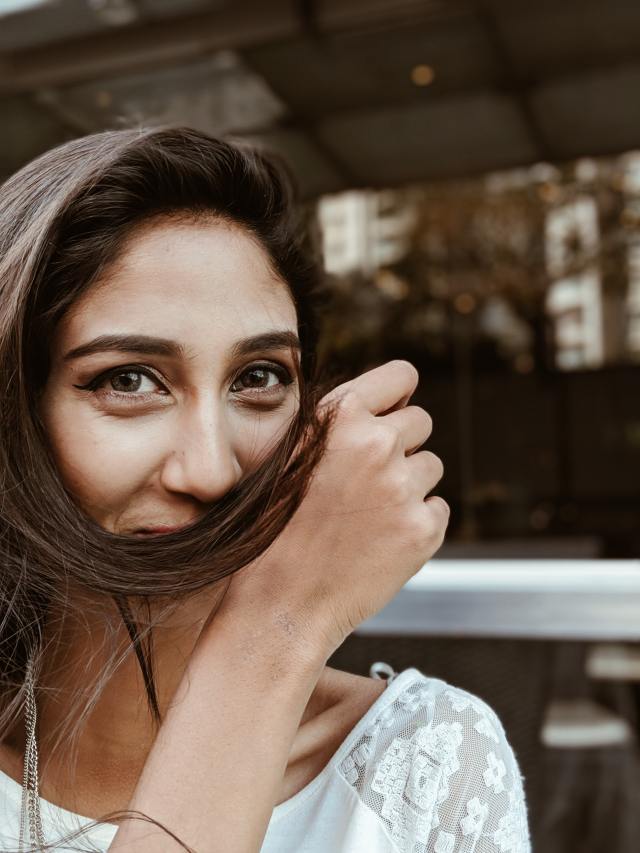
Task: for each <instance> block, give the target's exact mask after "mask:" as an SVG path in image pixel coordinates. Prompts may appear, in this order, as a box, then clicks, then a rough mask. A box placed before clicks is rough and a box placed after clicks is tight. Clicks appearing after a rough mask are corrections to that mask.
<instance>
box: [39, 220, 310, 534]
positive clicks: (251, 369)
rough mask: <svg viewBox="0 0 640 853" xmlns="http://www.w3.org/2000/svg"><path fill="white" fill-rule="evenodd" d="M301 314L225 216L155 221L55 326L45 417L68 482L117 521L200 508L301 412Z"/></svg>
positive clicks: (166, 522)
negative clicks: (295, 348)
mask: <svg viewBox="0 0 640 853" xmlns="http://www.w3.org/2000/svg"><path fill="white" fill-rule="evenodd" d="M297 340H298V335H297V319H296V312H295V307H294V305H293V302H292V299H291V296H290V294H289V291H288V288H287V286H286V285H285V284H284V283H283V282H282V281H281V280H280V279H278V278H276V277H275V276H274V274H273V272H272V271H271V268H270V265H269V262H268V258H267V255H266V253H265V251H264V250H263V249H262V248H260V247H259V245H257V244H256V242H254V241H253V240H252V239H251V238H250V237H249V236H248V235H247V234H246V233H245V232H244V231H242V229H241V228H239V227H238V226H235V225H231V224H228V223H226V222H220V221H214V220H208V221H200V222H175V221H174V222H169V221H157V222H155V223H152V224H148V225H146V226H144V227H143V228H141V229H140V230H138V231H137V232H135V233H134V235H133V236H132V238H131V239H130V241H129V242H128V244H127V246H126V249H125V250H124V252H123V254H122V255H121V257H120V258H119V259H118V261H117V263H116V264H115V265H114V266H113V267H112V268H111V269H110V270H109V271H108V272H107V273H106V274H105V275H104V277H103V278H102V279H101V281H100V282H98V283H97V284H96V285H95V286H94V287H92V288H91V289H90V290H89V291H88V292H87V293H85V294H84V295H83V296H82V297H81V298H80V299H79V300H78V301H77V302H76V303H74V305H73V307H72V309H71V310H70V311H69V312H68V313H67V314H66V315H65V317H64V318H63V320H62V321H61V322H60V323H59V325H58V328H57V329H56V334H55V337H54V341H53V345H52V353H51V359H52V361H51V365H52V366H51V372H50V375H49V378H48V381H47V384H46V387H45V389H44V391H43V395H42V398H41V412H42V418H43V421H44V424H45V428H46V430H47V433H48V436H49V438H50V442H51V445H52V448H53V452H54V456H55V459H56V463H57V465H58V468H59V471H60V473H61V476H62V478H63V481H64V483H65V485H66V487H67V488H68V489H69V490H70V491H71V493H72V494H73V495H74V496H75V499H76V500H77V502H78V504H79V505H80V506H81V507H82V509H83V510H84V511H85V512H86V513H87V514H88V515H89V516H91V517H92V518H93V519H94V520H95V521H96V522H97V523H98V524H100V525H101V526H102V527H103V528H105V529H106V530H109V531H111V532H113V533H120V534H126V535H132V534H135V535H140V536H144V535H147V536H150V535H160V534H162V533H163V532H164V533H166V532H168V530H167V529H166V528H175V527H183V526H186V525H188V524H189V523H191V522H192V521H194V520H196V519H197V518H198V517H200V516H201V515H202V514H203V513H204V512H205V511H206V509H207V508H208V506H209V505H210V504H212V503H213V502H215V501H217V500H219V499H220V498H221V497H222V496H223V495H224V494H225V493H226V492H227V491H228V490H229V489H230V488H231V487H232V486H233V485H235V484H236V483H237V482H238V480H240V479H241V478H242V477H243V476H244V475H245V474H246V473H248V472H249V471H250V470H251V469H253V468H255V467H256V465H257V464H258V463H259V462H260V461H261V459H263V458H264V456H265V455H266V452H267V451H268V450H270V449H271V448H272V446H273V444H274V443H275V442H276V441H277V440H278V439H279V438H280V437H282V435H283V434H284V431H285V429H286V427H287V426H288V425H289V423H290V422H291V419H292V417H293V416H294V415H295V413H296V412H297V409H298V406H299V389H298V385H297V382H296V378H295V377H296V374H295V363H294V359H295V362H296V363H297V361H298V354H297V352H296V354H295V356H292V355H291V351H290V349H289V346H288V344H289V342H290V341H292V342H294V343H296V342H297Z"/></svg>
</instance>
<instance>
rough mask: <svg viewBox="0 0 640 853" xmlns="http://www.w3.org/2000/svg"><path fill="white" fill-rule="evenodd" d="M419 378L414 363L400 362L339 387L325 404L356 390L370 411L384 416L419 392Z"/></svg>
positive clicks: (326, 398)
mask: <svg viewBox="0 0 640 853" xmlns="http://www.w3.org/2000/svg"><path fill="white" fill-rule="evenodd" d="M419 378H420V376H419V374H418V371H417V370H416V369H415V367H414V366H413V365H412V364H411V363H410V362H408V361H402V360H400V359H397V360H395V361H389V362H387V363H386V364H381V365H380V366H379V367H374V368H373V370H368V371H367V372H366V373H363V374H361V375H360V376H356V378H355V379H350V380H349V381H348V382H344V383H342V385H338V386H337V387H336V388H334V389H333V391H331V392H329V394H327V395H326V397H324V398H323V400H322V402H331V401H333V400H335V399H336V398H337V399H339V398H340V397H342V396H343V395H344V394H346V393H348V392H349V391H354V392H356V393H357V395H358V398H359V399H361V400H362V401H363V402H364V405H365V406H366V408H367V410H368V411H369V412H371V413H372V414H374V415H379V414H384V413H386V412H390V411H393V410H395V409H398V408H402V407H403V406H406V404H407V403H408V401H409V399H410V398H411V395H412V394H413V392H414V391H415V390H416V387H417V385H418V380H419Z"/></svg>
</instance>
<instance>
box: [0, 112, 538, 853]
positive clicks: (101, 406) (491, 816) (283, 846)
mask: <svg viewBox="0 0 640 853" xmlns="http://www.w3.org/2000/svg"><path fill="white" fill-rule="evenodd" d="M0 216H1V221H0V287H1V288H2V302H1V305H2V309H1V314H0V316H1V317H2V323H1V325H0V376H1V381H2V387H1V393H2V401H3V402H2V407H1V410H0V411H1V417H2V431H3V435H2V438H3V441H2V450H1V451H0V452H1V454H2V456H1V457H0V459H1V462H0V465H1V470H2V479H3V505H2V516H1V517H2V537H1V541H2V546H1V547H2V558H3V559H2V592H3V596H4V612H3V621H2V623H1V626H0V675H1V678H2V707H1V709H0V710H1V716H0V727H1V728H0V739H1V744H0V840H2V849H3V850H15V849H17V848H18V847H23V849H94V850H95V849H98V850H107V849H108V850H113V851H119V850H135V851H137V853H145V851H154V852H155V851H174V850H184V849H192V850H196V851H198V853H205V851H207V853H209V851H210V853H218V851H224V853H249V851H252V853H253V851H259V850H262V851H264V853H276V851H277V853H287V851H291V853H293V851H302V850H304V851H307V853H320V851H322V853H329V851H330V853H334V851H335V852H336V853H356V851H363V853H364V851H367V853H383V851H385V853H386V851H402V853H405V851H406V853H416V851H421V853H422V851H429V853H454V851H455V853H461V852H462V851H465V853H466V851H472V850H473V851H476V853H489V851H491V853H493V851H502V853H504V851H510V853H522V851H527V850H528V849H529V847H528V840H527V839H528V835H527V824H526V815H525V809H524V801H523V795H522V786H521V780H520V777H519V773H518V768H517V765H516V762H515V759H514V756H513V753H512V751H511V749H510V747H509V745H508V743H507V742H506V740H505V737H504V732H503V730H502V728H501V726H500V723H499V721H498V720H497V719H496V717H495V715H494V714H493V713H492V711H491V710H490V709H489V708H487V706H486V705H484V704H483V703H482V702H481V701H480V700H478V699H476V698H475V697H472V696H469V695H468V694H466V693H464V692H463V691H460V690H456V689H455V688H452V687H449V686H448V685H446V684H444V683H443V682H441V681H437V680H435V679H429V678H426V677H425V676H424V675H422V674H421V673H420V672H418V671H417V670H415V669H414V670H406V671H404V672H402V673H400V674H396V675H395V676H394V677H392V678H391V679H390V680H389V682H388V683H386V684H385V682H384V681H381V680H380V679H376V678H362V677H358V676H354V675H350V674H348V673H344V672H339V671H337V670H333V669H331V668H329V667H327V666H326V661H327V660H328V658H329V656H330V655H331V654H332V653H333V651H335V649H336V648H337V647H338V646H339V645H340V643H341V642H342V641H343V640H344V639H345V637H346V636H347V635H348V634H349V633H350V632H351V631H352V630H353V629H354V628H355V627H356V626H357V625H358V624H360V622H362V621H363V620H364V619H366V618H368V617H369V616H371V615H372V614H373V613H375V612H376V611H378V610H379V609H380V608H381V607H382V606H383V605H384V604H385V603H386V602H387V601H388V600H389V599H390V598H392V597H393V595H394V594H395V593H396V592H397V590H398V589H399V588H400V587H401V586H402V585H403V584H404V583H405V582H406V581H407V580H408V578H409V577H410V576H411V575H412V574H414V573H415V572H416V571H417V570H418V568H419V567H420V566H421V565H422V564H423V563H424V562H425V561H426V560H428V559H429V558H430V557H431V556H432V555H433V553H434V552H435V551H436V550H437V548H438V547H439V545H440V543H441V541H442V538H443V536H444V531H445V528H446V525H447V520H448V508H447V506H446V504H445V503H444V501H442V500H441V499H440V498H438V497H435V496H429V493H430V492H431V491H432V489H433V488H434V487H435V486H436V484H437V482H438V481H439V479H440V477H441V473H442V469H441V464H440V462H439V460H438V459H437V457H435V456H434V455H433V454H431V453H429V452H428V451H426V450H418V448H420V447H421V446H422V444H423V443H424V442H425V441H426V439H427V438H428V435H429V432H430V428H431V426H430V419H429V416H428V415H427V413H426V412H424V411H423V410H422V409H420V408H418V407H415V406H409V405H407V403H408V401H409V399H410V397H411V395H412V393H413V391H414V389H415V387H416V383H417V374H416V371H415V369H414V368H413V367H412V366H411V365H410V364H407V363H406V362H401V361H397V362H391V363H389V364H386V365H383V366H382V367H379V368H376V369H375V370H372V371H369V372H368V373H366V374H364V375H362V376H359V377H357V378H356V379H354V380H351V381H350V382H345V383H343V384H341V385H339V386H338V387H336V388H333V389H331V390H327V389H326V388H325V389H322V390H321V385H320V383H319V381H318V378H317V375H316V373H315V361H314V348H315V343H316V336H317V332H316V313H315V312H316V309H317V303H318V288H317V281H318V273H317V267H316V266H315V264H314V263H313V260H312V254H311V253H310V250H309V247H308V245H307V240H306V237H305V232H304V229H303V228H302V227H301V224H300V222H299V221H298V220H297V218H296V215H295V209H294V207H293V205H292V201H291V194H290V190H289V185H288V183H287V180H286V177H285V176H284V174H283V172H282V170H281V168H280V167H279V166H277V165H276V164H275V163H274V162H272V161H271V160H270V159H268V158H266V157H265V156H263V155H260V154H258V153H256V152H253V151H251V150H248V149H245V148H243V147H240V146H238V145H232V144H229V143H226V142H222V141H220V140H215V139H211V138H210V137H207V136H205V135H204V134H200V133H197V132H195V131H193V130H188V129H153V130H144V131H117V132H107V133H102V134H96V135H93V136H89V137H85V138H83V139H78V140H74V141H72V142H69V143H67V144H65V145H62V146H61V147H59V148H57V149H54V150H53V151H50V152H48V153H46V154H45V155H43V156H42V157H40V158H38V159H37V160H35V161H34V162H32V163H30V164H28V165H27V166H26V167H24V168H23V169H22V170H21V171H20V172H18V173H17V174H16V175H14V176H13V177H12V178H11V179H10V180H9V181H7V183H5V184H4V186H3V187H2V188H0ZM74 829H78V830H80V832H79V833H78V834H76V836H75V837H74V838H71V836H72V835H73V832H74ZM70 838H71V840H69V839H70ZM65 839H66V841H65ZM47 845H50V846H49V847H47Z"/></svg>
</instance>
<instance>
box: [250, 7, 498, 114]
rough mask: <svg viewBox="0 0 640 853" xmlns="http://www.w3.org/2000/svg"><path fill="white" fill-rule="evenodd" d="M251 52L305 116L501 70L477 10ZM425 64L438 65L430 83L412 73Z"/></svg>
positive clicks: (454, 86) (402, 97)
mask: <svg viewBox="0 0 640 853" xmlns="http://www.w3.org/2000/svg"><path fill="white" fill-rule="evenodd" d="M244 55H245V56H246V58H247V61H248V62H249V64H250V65H251V66H252V67H253V68H254V69H256V70H257V71H259V72H260V73H261V74H262V75H263V76H264V77H265V79H266V80H267V81H268V82H269V83H270V85H271V86H272V87H273V89H274V90H275V91H276V92H278V93H279V94H280V95H281V97H282V98H283V99H284V100H286V101H287V103H288V104H289V105H290V106H291V108H292V110H293V111H294V112H295V113H296V114H297V115H301V116H304V117H305V118H316V117H320V116H325V115H327V114H329V113H332V112H338V111H340V110H344V109H351V108H353V107H372V106H379V105H389V104H394V103H398V102H405V103H406V102H411V101H417V102H420V101H423V100H424V99H425V98H426V99H431V98H435V97H438V96H440V95H442V94H443V93H448V92H451V91H456V90H460V89H464V88H476V89H478V88H486V87H487V86H489V85H492V84H494V83H495V82H496V81H497V80H498V78H499V76H500V67H499V63H498V62H497V60H496V58H495V56H494V54H493V53H492V50H491V46H490V44H489V42H488V41H487V38H486V36H485V34H484V32H483V30H482V28H481V27H480V26H479V24H478V23H477V21H476V20H474V18H472V17H470V16H466V17H464V18H460V19H458V20H457V21H456V22H455V23H454V22H441V23H435V24H432V25H427V24H420V25H417V26H412V27H408V26H405V27H387V28H385V29H384V30H380V29H375V30H373V31H368V32H361V31H360V32H345V33H340V34H336V35H331V36H322V37H316V38H312V37H307V38H299V39H293V40H290V41H285V42H279V43H273V44H266V45H261V46H257V47H254V48H251V49H248V50H245V51H244ZM419 64H426V65H429V66H430V67H432V68H433V70H434V72H435V78H434V82H433V83H432V84H431V85H430V86H428V87H425V88H421V87H418V86H416V85H415V84H414V83H413V82H412V80H411V70H412V68H413V67H414V66H416V65H419Z"/></svg>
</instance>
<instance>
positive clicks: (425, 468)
mask: <svg viewBox="0 0 640 853" xmlns="http://www.w3.org/2000/svg"><path fill="white" fill-rule="evenodd" d="M407 465H409V468H410V471H411V481H412V484H413V487H414V488H415V492H416V494H417V495H418V496H419V497H420V499H421V500H424V498H425V497H426V496H427V495H428V494H429V492H430V491H431V490H432V489H435V487H436V486H437V485H438V483H439V482H440V480H441V479H442V477H443V474H444V467H443V465H442V461H441V459H440V457H439V456H436V455H435V453H431V451H430V450H420V451H418V452H417V453H412V454H411V456H408V457H407Z"/></svg>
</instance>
